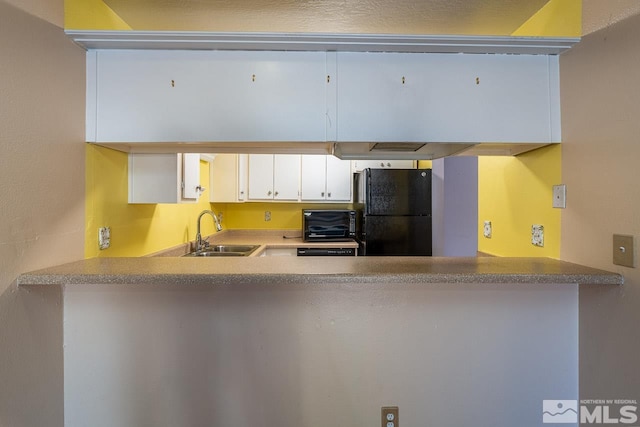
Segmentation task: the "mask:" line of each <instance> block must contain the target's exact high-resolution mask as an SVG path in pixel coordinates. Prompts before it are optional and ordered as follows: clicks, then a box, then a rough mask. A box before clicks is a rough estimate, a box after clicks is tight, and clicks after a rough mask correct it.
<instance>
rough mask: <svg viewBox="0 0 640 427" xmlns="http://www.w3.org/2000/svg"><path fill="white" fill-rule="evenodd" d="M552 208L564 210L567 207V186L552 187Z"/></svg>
mask: <svg viewBox="0 0 640 427" xmlns="http://www.w3.org/2000/svg"><path fill="white" fill-rule="evenodd" d="M553 207H554V208H560V209H564V208H566V207H567V186H566V185H564V184H560V185H554V186H553Z"/></svg>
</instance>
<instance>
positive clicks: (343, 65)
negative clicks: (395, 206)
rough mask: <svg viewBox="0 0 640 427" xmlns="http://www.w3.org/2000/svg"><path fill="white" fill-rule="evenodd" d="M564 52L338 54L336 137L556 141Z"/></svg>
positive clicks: (381, 139) (450, 140) (459, 140)
mask: <svg viewBox="0 0 640 427" xmlns="http://www.w3.org/2000/svg"><path fill="white" fill-rule="evenodd" d="M555 75H557V58H556V57H554V56H552V55H551V56H547V55H480V54H460V55H450V54H400V53H353V52H338V54H337V80H338V82H337V106H338V107H337V140H338V141H355V142H358V141H359V142H381V141H389V142H510V143H514V142H515V143H517V142H529V143H531V142H557V141H559V115H558V114H557V110H558V105H559V87H558V84H557V79H556V78H554V76H555Z"/></svg>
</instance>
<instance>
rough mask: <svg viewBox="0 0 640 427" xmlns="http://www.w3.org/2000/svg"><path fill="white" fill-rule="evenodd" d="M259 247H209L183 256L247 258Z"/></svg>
mask: <svg viewBox="0 0 640 427" xmlns="http://www.w3.org/2000/svg"><path fill="white" fill-rule="evenodd" d="M259 247H260V245H211V246H207V247H205V248H203V249H200V250H198V251H194V252H191V253H188V254H186V255H183V256H185V257H216V256H249V255H251V254H252V253H253V252H254V251H255V250H256V249H258V248H259Z"/></svg>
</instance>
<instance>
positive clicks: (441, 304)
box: [18, 256, 623, 427]
mask: <svg viewBox="0 0 640 427" xmlns="http://www.w3.org/2000/svg"><path fill="white" fill-rule="evenodd" d="M18 282H19V285H20V286H22V287H24V288H26V289H27V290H28V291H29V292H40V291H42V290H45V289H50V288H51V287H55V288H58V289H61V291H60V292H61V299H62V302H63V310H64V325H63V331H64V378H65V379H64V383H65V423H68V424H67V425H70V426H80V425H93V426H97V427H102V426H105V427H106V426H107V425H167V426H168V425H178V424H182V423H183V422H184V419H185V418H184V417H188V418H189V419H190V422H189V423H188V424H189V425H220V426H231V425H243V426H244V425H246V426H248V425H264V426H270V425H285V426H293V425H300V426H303V425H306V426H315V425H321V424H322V420H323V419H325V418H326V414H327V413H331V414H332V417H333V420H334V424H336V425H376V422H377V421H379V416H380V415H379V413H380V407H381V406H388V405H398V406H399V407H400V408H401V409H400V410H401V412H403V415H402V416H403V420H404V422H406V424H407V425H420V422H419V420H425V419H431V420H435V421H434V422H433V423H430V424H433V425H482V426H485V425H486V426H489V425H518V423H519V420H522V419H538V417H539V412H540V405H541V402H542V400H543V399H547V398H557V397H556V396H562V397H563V398H567V399H577V398H578V290H579V287H580V286H607V285H621V284H622V282H623V279H622V276H620V275H618V274H614V273H608V272H605V271H601V270H596V269H592V268H587V267H582V266H579V265H575V264H571V263H567V262H562V261H557V260H552V259H545V258H498V257H478V258H437V257H434V258H431V257H293V256H289V257H268V256H267V257H260V256H251V257H231V258H216V259H212V258H185V257H141V258H93V259H87V260H84V261H78V262H74V263H70V264H65V265H61V266H58V267H52V268H47V269H43V270H38V271H34V272H30V273H26V274H22V275H21V276H20V277H19V278H18ZM61 344H62V343H61ZM525 389H526V396H527V398H526V399H514V398H513V396H519V395H520V394H521V393H523V390H525ZM454 396H455V398H454ZM461 401H463V402H465V405H466V408H467V410H465V411H457V410H456V408H457V407H458V403H456V402H461ZM167 402H171V404H170V405H167ZM311 402H313V408H317V409H314V410H312V413H306V415H305V418H304V419H303V418H302V415H301V414H302V413H303V412H301V411H300V410H298V408H301V407H307V408H308V407H310V406H309V405H310V403H311ZM497 402H500V403H501V404H500V408H501V409H500V411H493V412H491V413H490V414H489V413H487V412H486V411H484V410H485V409H486V408H490V407H495V405H497ZM504 402H510V403H509V405H505V404H503V403H504ZM403 408H404V410H403ZM483 411H484V412H483ZM107 413H108V414H109V416H106V415H105V416H104V417H103V416H100V415H101V414H107ZM181 414H182V415H181ZM483 416H484V418H483ZM308 417H311V419H309V418H308ZM487 417H488V418H487ZM101 420H106V421H104V422H102V421H101ZM158 420H163V422H160V423H159V422H158ZM440 420H442V421H443V423H441V422H440ZM444 421H447V422H444Z"/></svg>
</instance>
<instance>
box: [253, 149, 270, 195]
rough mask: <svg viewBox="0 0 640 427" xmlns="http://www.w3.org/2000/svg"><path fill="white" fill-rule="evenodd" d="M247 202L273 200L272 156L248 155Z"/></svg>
mask: <svg viewBox="0 0 640 427" xmlns="http://www.w3.org/2000/svg"><path fill="white" fill-rule="evenodd" d="M249 200H273V154H249Z"/></svg>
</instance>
